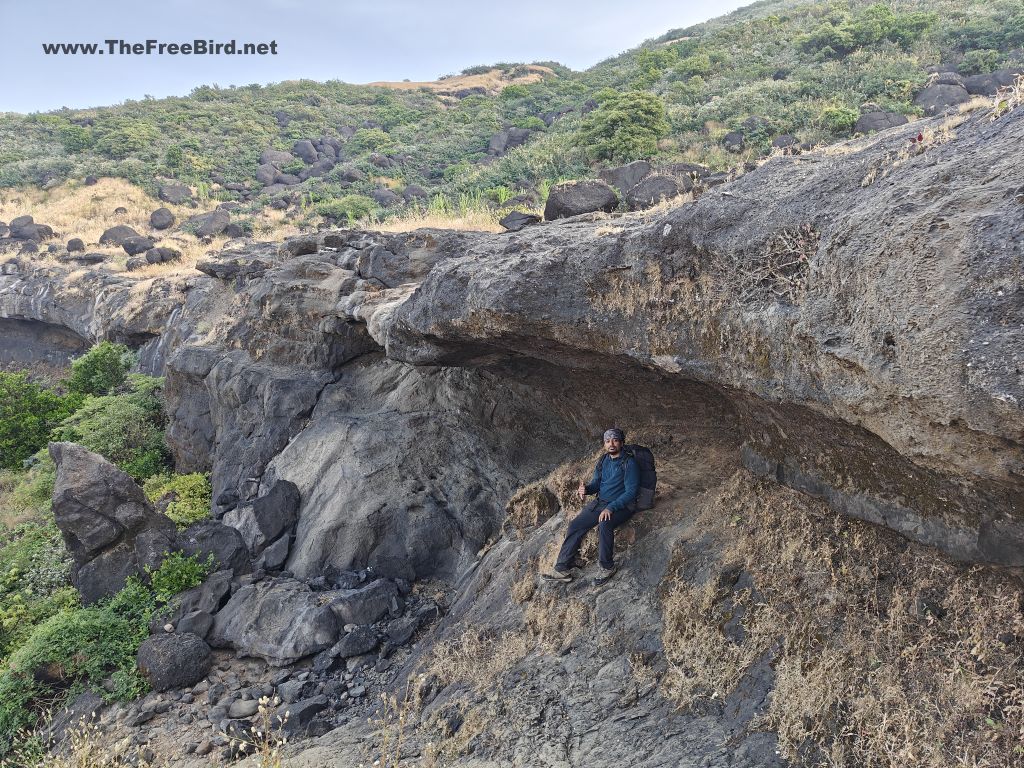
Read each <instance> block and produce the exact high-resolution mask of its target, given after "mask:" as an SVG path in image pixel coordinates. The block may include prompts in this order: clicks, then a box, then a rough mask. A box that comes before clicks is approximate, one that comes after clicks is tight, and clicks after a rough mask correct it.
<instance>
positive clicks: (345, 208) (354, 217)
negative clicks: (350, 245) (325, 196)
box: [315, 195, 377, 224]
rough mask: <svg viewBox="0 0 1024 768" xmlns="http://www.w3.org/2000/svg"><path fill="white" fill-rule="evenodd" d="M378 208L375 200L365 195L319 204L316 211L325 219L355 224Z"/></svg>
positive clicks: (340, 198)
mask: <svg viewBox="0 0 1024 768" xmlns="http://www.w3.org/2000/svg"><path fill="white" fill-rule="evenodd" d="M376 207H377V204H376V203H375V202H374V201H373V199H372V198H369V197H366V196H365V195H345V196H344V197H339V198H337V199H335V200H324V201H323V202H320V203H317V204H316V209H315V210H316V212H317V213H319V214H320V215H321V216H323V217H324V218H325V219H333V220H335V221H339V222H346V223H348V224H353V223H355V222H357V221H359V220H360V219H364V218H366V217H367V216H369V215H370V213H371V212H372V211H373V210H374V209H376Z"/></svg>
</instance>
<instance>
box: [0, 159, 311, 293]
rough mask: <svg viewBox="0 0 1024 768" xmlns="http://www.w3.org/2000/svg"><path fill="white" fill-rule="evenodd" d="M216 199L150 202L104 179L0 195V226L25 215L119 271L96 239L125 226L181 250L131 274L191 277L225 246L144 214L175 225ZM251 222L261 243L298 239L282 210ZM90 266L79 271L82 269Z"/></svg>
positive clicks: (43, 259)
mask: <svg viewBox="0 0 1024 768" xmlns="http://www.w3.org/2000/svg"><path fill="white" fill-rule="evenodd" d="M217 205H218V202H217V201H216V200H208V201H206V202H202V203H200V204H199V206H198V207H197V208H189V207H188V206H183V205H171V204H169V203H165V202H163V201H162V200H158V199H156V198H153V197H150V196H149V195H147V194H146V193H145V192H144V191H143V190H142V189H141V188H139V187H137V186H135V185H133V184H131V183H130V182H128V181H125V180H124V179H113V178H104V179H100V180H99V181H98V182H97V183H96V184H94V185H92V186H88V187H87V186H84V185H83V184H81V183H80V182H77V181H76V182H68V183H67V184H64V185H62V186H59V187H55V188H54V189H50V190H42V189H38V188H24V189H6V190H0V221H5V222H9V221H10V220H11V219H13V218H16V217H17V216H22V215H25V214H27V215H30V216H32V217H33V218H34V219H35V221H36V222H37V223H40V224H47V225H49V226H50V227H52V228H53V230H54V232H55V233H56V238H55V240H57V241H59V242H60V243H61V245H64V244H66V243H67V241H68V240H70V239H71V238H73V237H78V238H81V239H82V241H83V242H84V243H85V247H86V251H87V252H89V253H102V254H104V255H107V256H110V257H111V261H110V264H111V265H112V266H113V267H114V268H115V269H123V268H124V265H125V262H126V261H127V260H128V256H127V254H126V253H125V252H124V250H123V249H122V248H120V247H110V246H105V245H99V238H100V235H102V234H103V232H104V230H106V229H109V228H110V227H113V226H117V225H119V224H124V225H127V226H129V227H132V228H133V229H134V230H135V231H136V232H138V233H139V234H142V235H150V236H153V237H154V238H155V239H157V240H158V245H161V246H165V247H170V248H175V249H177V250H179V251H181V259H180V260H177V261H174V262H168V263H164V264H152V265H149V266H147V267H144V268H142V269H140V270H137V271H134V272H132V273H131V275H132V276H134V277H138V278H140V279H147V278H151V277H157V276H168V275H173V274H183V273H188V272H192V271H194V269H195V265H196V262H197V261H199V260H200V259H201V258H203V257H204V256H205V255H206V254H207V253H209V252H211V251H217V250H220V249H221V248H222V247H223V246H224V244H225V243H226V242H227V241H228V238H226V237H215V238H213V240H212V242H209V243H204V242H201V241H200V240H199V239H198V238H196V237H195V236H194V235H191V234H189V233H187V232H170V231H168V232H160V231H157V230H153V229H152V228H151V227H150V226H149V215H150V214H151V213H152V212H153V211H155V210H156V209H157V208H168V209H170V210H171V212H172V213H174V216H175V218H176V219H177V221H178V222H181V221H183V220H184V219H186V218H188V217H189V216H194V215H196V214H198V213H205V212H207V211H210V210H213V209H214V208H215V207H216V206H217ZM119 207H121V208H126V209H127V213H121V214H116V213H114V210H115V209H117V208H119ZM251 218H252V220H253V236H254V237H255V238H256V239H261V240H273V241H277V240H283V239H284V238H286V237H292V236H294V235H297V234H300V229H299V228H298V226H296V225H295V224H293V223H292V222H291V221H289V220H288V219H287V218H286V213H285V212H284V211H277V210H273V209H267V210H264V211H262V212H260V213H258V214H256V215H255V216H253V217H251ZM33 263H35V264H38V265H40V266H44V265H49V266H53V265H56V264H57V263H58V262H57V261H56V260H54V259H52V258H48V257H47V256H46V255H45V254H44V253H40V254H38V255H37V256H34V257H33ZM92 268H93V267H82V269H84V270H89V269H92Z"/></svg>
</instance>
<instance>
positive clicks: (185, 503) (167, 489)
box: [142, 472, 213, 529]
mask: <svg viewBox="0 0 1024 768" xmlns="http://www.w3.org/2000/svg"><path fill="white" fill-rule="evenodd" d="M142 489H143V490H144V491H145V492H146V496H147V497H148V498H149V500H150V501H151V502H153V503H154V504H156V503H157V502H158V501H160V500H161V499H170V501H169V502H168V503H167V508H166V509H165V510H164V514H165V515H167V516H168V517H169V518H171V520H173V521H174V522H175V523H176V524H177V526H178V528H179V529H184V528H187V527H188V526H190V525H191V524H192V523H195V522H198V521H200V520H205V519H206V518H207V517H209V516H210V501H211V496H212V494H213V489H212V487H211V486H210V476H209V475H208V474H201V473H198V472H194V473H192V474H188V475H169V474H159V475H153V476H152V477H150V478H149V479H147V480H146V482H145V483H144V484H143V486H142Z"/></svg>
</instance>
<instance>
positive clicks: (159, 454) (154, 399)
mask: <svg viewBox="0 0 1024 768" xmlns="http://www.w3.org/2000/svg"><path fill="white" fill-rule="evenodd" d="M162 385H163V379H154V378H152V377H150V376H143V375H141V374H130V375H129V376H128V389H129V391H128V392H126V393H125V394H121V395H104V396H103V397H89V398H87V399H86V401H85V403H84V404H83V405H82V407H81V408H79V409H78V411H77V412H75V413H74V414H73V415H72V416H71V417H69V418H67V419H65V420H64V422H63V423H62V424H61V425H60V426H59V427H57V428H56V429H54V430H53V439H54V440H66V441H69V442H73V443H78V444H79V445H82V446H85V447H86V448H88V449H89V450H90V451H94V452H95V453H98V454H100V455H102V456H103V457H104V458H106V459H107V460H108V461H110V462H112V463H113V464H116V465H117V466H118V467H120V468H121V469H123V470H124V471H125V472H127V473H128V474H129V475H131V476H132V477H133V478H135V480H137V481H139V482H141V481H143V480H145V479H146V478H147V477H151V476H153V475H155V474H158V473H160V472H163V471H166V470H167V469H169V466H170V454H169V452H168V450H167V446H166V445H165V443H164V426H165V422H166V417H165V416H164V412H163V405H162V403H161V401H160V388H161V387H162Z"/></svg>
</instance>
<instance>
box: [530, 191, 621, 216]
mask: <svg viewBox="0 0 1024 768" xmlns="http://www.w3.org/2000/svg"><path fill="white" fill-rule="evenodd" d="M618 205H619V198H618V195H616V194H615V190H613V189H612V188H611V187H609V186H608V185H607V184H606V183H605V182H603V181H569V182H566V183H565V184H556V185H555V186H554V187H552V188H551V191H550V192H549V193H548V199H547V203H545V205H544V218H545V219H546V220H547V221H553V220H554V219H564V218H568V217H569V216H579V215H580V214H583V213H593V212H595V211H604V212H606V213H610V212H611V211H614V210H615V209H616V208H617V207H618Z"/></svg>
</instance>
